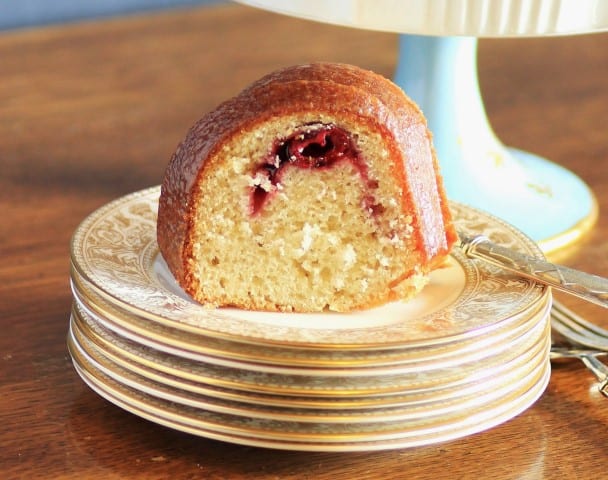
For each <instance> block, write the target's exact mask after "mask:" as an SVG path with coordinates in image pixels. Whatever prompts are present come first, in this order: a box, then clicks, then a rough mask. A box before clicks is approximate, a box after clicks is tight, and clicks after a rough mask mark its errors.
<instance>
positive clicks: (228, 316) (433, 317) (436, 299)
mask: <svg viewBox="0 0 608 480" xmlns="http://www.w3.org/2000/svg"><path fill="white" fill-rule="evenodd" d="M158 197H159V188H158V187H154V188H151V189H147V190H143V191H140V192H136V193H133V194H131V195H128V196H126V197H123V198H119V199H117V200H115V201H114V202H112V203H109V204H107V205H105V206H104V207H102V208H100V209H99V210H97V211H96V212H94V213H93V214H91V215H90V216H89V217H88V218H86V219H85V220H84V222H83V223H82V224H81V225H80V226H79V227H78V229H77V230H76V232H75V234H74V237H73V240H72V244H71V260H72V270H71V282H72V289H73V295H74V303H73V310H72V315H71V320H70V330H69V334H68V346H69V349H70V353H71V355H72V358H73V362H74V365H75V368H76V370H77V372H78V373H79V375H80V376H81V377H82V379H83V380H84V381H85V382H86V383H87V384H88V385H89V386H90V387H91V388H92V389H93V390H95V391H96V392H97V393H99V394H100V395H101V396H102V397H104V398H106V399H107V400H109V401H110V402H113V403H114V404H116V405H118V406H120V407H122V408H124V409H125V410H128V411H130V412H132V413H134V414H136V415H138V416H141V417H143V418H146V419H148V420H150V421H153V422H156V423H159V424H162V425H165V426H168V427H171V428H174V429H177V430H181V431H185V432H189V433H192V434H195V435H200V436H203V437H207V438H212V439H218V440H223V441H228V442H233V443H238V444H245V445H254V446H261V447H269V448H279V449H292V450H308V451H363V450H380V449H389V448H402V447H410V446H417V445H424V444H430V443H435V442H440V441H445V440H449V439H454V438H458V437H462V436H464V435H469V434H472V433H475V432H479V431H481V430H484V429H487V428H490V427H494V426H496V425H498V424H500V423H502V422H505V421H507V420H508V419H510V418H512V417H514V416H515V415H517V414H519V413H521V412H522V411H524V410H525V409H526V408H528V407H529V406H530V405H532V404H533V403H534V402H535V401H536V400H537V399H538V397H539V396H540V395H541V394H542V392H543V391H544V389H545V387H546V385H547V382H548V379H549V373H550V363H549V348H550V334H549V333H550V323H549V310H550V307H551V293H550V290H549V289H547V288H544V287H542V286H539V285H537V284H534V283H531V282H529V281H527V280H524V279H521V278H518V277H515V276H513V275H511V274H508V273H506V272H504V271H501V270H499V269H497V268H494V267H490V266H487V265H484V264H482V263H478V262H477V261H474V260H471V259H468V258H466V257H465V256H464V255H463V254H462V253H461V252H460V251H458V249H455V251H454V252H453V254H452V255H451V256H450V259H449V261H448V263H447V264H446V265H445V267H443V268H440V269H438V270H436V271H435V272H434V273H433V274H432V276H431V280H430V283H429V285H428V286H427V287H426V288H425V289H424V290H423V291H422V292H421V293H420V294H419V295H418V296H417V297H416V298H415V299H413V300H412V301H410V302H407V303H393V304H389V305H385V306H383V307H380V308H376V309H373V310H367V311H361V312H357V313H353V314H338V313H322V314H297V313H293V314H286V313H268V312H251V311H242V310H237V309H208V308H204V307H202V306H200V305H199V304H197V303H196V302H194V301H192V300H191V299H190V298H189V297H188V296H187V295H186V294H184V293H183V292H182V291H181V289H180V288H179V287H178V286H177V284H176V283H175V281H174V279H173V277H172V275H171V274H170V272H169V271H168V269H167V266H166V265H165V263H164V261H163V259H162V257H161V256H160V254H159V252H158V247H157V244H156V209H157V204H158ZM452 210H453V213H454V216H455V222H456V224H457V227H458V228H459V229H460V230H462V231H464V232H465V233H478V232H481V231H483V233H484V234H486V235H487V236H488V237H490V239H492V240H494V241H495V242H498V243H500V244H502V245H506V246H508V247H511V248H514V249H517V250H520V251H522V252H525V253H528V254H531V255H538V254H539V251H538V249H537V247H536V246H535V244H534V243H533V242H532V241H530V240H529V239H527V238H526V237H525V236H524V235H522V234H521V233H520V232H518V231H517V230H515V229H514V228H513V227H511V226H509V225H507V224H505V223H503V222H501V221H500V220H498V219H496V218H494V217H491V216H489V215H487V214H485V213H483V212H480V211H477V210H473V209H471V208H468V207H465V206H462V205H459V204H453V205H452Z"/></svg>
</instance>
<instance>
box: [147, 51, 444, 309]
mask: <svg viewBox="0 0 608 480" xmlns="http://www.w3.org/2000/svg"><path fill="white" fill-rule="evenodd" d="M157 234H158V243H159V247H160V251H161V253H162V255H163V257H164V259H165V260H166V262H167V265H168V266H169V269H170V270H171V272H172V273H173V274H174V276H175V278H176V280H177V282H178V283H179V284H180V285H181V287H182V288H183V289H184V290H185V291H186V292H187V293H188V294H190V295H191V296H192V297H193V298H194V299H195V300H197V301H199V302H201V303H202V304H205V305H208V306H214V307H217V306H235V307H239V308H244V309H253V310H271V311H296V312H318V311H325V310H329V311H339V312H348V311H353V310H358V309H365V308H369V307H373V306H377V305H381V304H384V303H386V302H389V301H393V300H405V299H408V298H410V297H411V296H413V295H414V294H416V293H417V292H418V291H419V290H420V289H421V288H422V287H423V286H424V284H425V283H426V281H427V274H428V273H429V271H430V270H431V269H433V268H434V267H436V266H438V265H439V264H440V263H441V262H442V261H443V260H444V259H445V257H446V256H447V255H448V253H449V250H450V248H451V246H452V244H453V242H454V241H455V238H456V234H455V232H454V229H453V226H452V224H451V218H450V212H449V209H448V205H447V201H446V196H445V192H444V189H443V185H442V181H441V177H440V174H439V171H438V164H437V160H436V158H435V154H434V150H433V147H432V142H431V134H430V133H429V131H428V129H427V125H426V121H425V119H424V117H423V115H422V113H421V112H420V110H419V109H418V107H417V106H416V105H415V104H414V103H413V102H412V101H411V100H410V99H408V98H407V96H406V95H405V94H404V93H403V92H402V91H401V90H400V89H399V88H398V87H397V86H396V85H394V84H393V83H392V82H390V81H389V80H387V79H386V78H384V77H382V76H380V75H377V74H375V73H372V72H370V71H366V70H362V69H360V68H357V67H354V66H350V65H343V64H333V63H316V64H310V65H299V66H294V67H289V68H286V69H283V70H279V71H277V72H274V73H271V74H269V75H267V76H265V77H263V78H261V79H260V80H258V81H257V82H255V83H253V84H252V85H251V86H249V87H248V88H246V89H245V90H244V91H242V92H241V93H240V94H239V95H237V96H236V97H234V98H232V99H230V100H228V101H226V102H224V103H223V104H221V105H220V106H219V107H217V108H216V109H215V110H213V111H212V112H210V113H208V114H207V115H205V116H204V117H203V118H202V119H201V120H199V121H198V122H197V123H196V124H195V125H194V126H193V127H192V128H191V129H190V131H189V132H188V134H187V136H186V138H185V139H184V140H183V142H182V143H181V144H180V145H179V146H178V148H177V151H176V152H175V154H174V155H173V157H172V158H171V161H170V163H169V165H168V167H167V170H166V173H165V177H164V180H163V184H162V189H161V196H160V203H159V210H158V226H157Z"/></svg>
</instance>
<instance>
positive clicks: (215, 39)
mask: <svg viewBox="0 0 608 480" xmlns="http://www.w3.org/2000/svg"><path fill="white" fill-rule="evenodd" d="M607 46H608V35H607V34H596V35H582V36H574V37H562V38H541V39H516V40H498V39H497V40H481V41H480V45H479V72H480V81H481V87H482V91H483V96H484V99H485V102H486V106H487V109H488V115H489V117H490V119H491V122H492V124H493V126H494V128H495V130H496V132H497V133H498V135H499V137H501V138H502V139H503V140H504V141H505V142H506V143H507V144H509V145H513V146H517V147H519V148H523V149H526V150H530V151H533V152H535V153H537V154H540V155H543V156H546V157H548V158H551V159H553V160H555V161H556V162H558V163H560V164H561V165H564V166H566V167H567V168H569V169H571V170H573V171H574V172H575V173H577V174H578V175H580V176H581V177H582V178H583V179H584V180H585V181H586V182H587V183H588V184H589V186H590V187H591V188H592V189H593V191H594V192H595V194H596V196H597V200H598V203H599V207H600V216H599V220H598V223H597V225H596V226H595V227H594V228H593V230H592V231H591V232H590V233H589V235H587V236H586V238H585V239H584V240H583V241H582V242H580V243H579V244H577V245H576V246H575V247H574V248H572V249H571V250H570V251H568V252H566V255H564V257H563V263H566V264H568V265H570V266H573V267H576V268H579V269H583V270H587V271H590V272H592V273H595V274H599V275H603V276H608V215H607V214H606V212H608V135H607V133H606V132H607V131H608V130H607V127H606V122H607V120H608V48H607ZM396 56H397V37H396V35H393V34H386V33H377V32H364V31H357V30H354V29H348V28H340V27H335V26H329V25H320V24H315V23H311V22H306V21H302V20H296V19H291V18H287V17H283V16H279V15H274V14H271V13H265V12H261V11H257V10H253V9H250V8H246V7H242V6H236V5H228V6H217V7H208V8H200V9H194V10H180V11H175V12H165V13H162V14H151V15H145V16H132V17H125V18H122V19H115V20H105V21H99V22H87V23H80V24H73V25H65V26H56V27H45V28H40V29H32V30H23V31H13V32H4V33H2V34H0V258H1V260H2V262H1V264H0V328H1V331H2V332H1V335H0V420H1V422H2V425H1V426H0V478H3V479H28V480H31V479H76V478H78V479H105V480H109V479H123V478H124V479H126V478H128V479H140V478H141V479H144V478H145V479H147V480H150V479H167V478H172V479H195V478H208V479H307V478H310V479H313V478H314V479H330V478H331V479H348V480H351V479H359V478H374V479H376V478H377V479H384V480H385V479H393V478H415V479H436V478H454V479H457V478H463V479H464V478H476V479H479V478H492V479H521V478H525V479H549V478H551V479H564V478H568V479H575V478H585V479H587V478H598V479H599V478H605V477H606V475H607V474H606V472H607V465H606V457H605V454H606V451H607V448H608V447H607V445H608V398H604V397H602V396H601V395H600V394H599V393H597V392H596V391H594V383H595V378H594V377H593V376H592V375H591V374H590V373H589V372H588V371H587V370H585V369H584V368H583V367H582V365H581V364H579V363H577V362H565V363H561V364H558V365H555V366H554V369H553V373H552V378H551V382H550V384H549V387H548V389H547V391H546V392H545V394H544V395H543V396H542V398H541V399H540V400H539V401H538V402H537V403H536V404H535V405H534V406H533V407H532V408H530V409H529V410H527V411H526V412H524V413H522V414H521V415H519V416H517V417H516V418H514V419H513V420H511V421H509V422H507V423H505V424H503V425H501V426H498V427H495V428H493V429H491V430H489V431H486V432H483V433H480V434H477V435H473V436H471V437H467V438H463V439H460V440H456V441H452V442H447V443H442V444H438V445H433V446H429V447H424V448H414V449H407V450H395V451H387V452H380V453H355V454H353V453H344V454H343V453H340V454H338V453H299V452H283V451H273V450H265V449H260V448H253V447H242V446H236V445H231V444H226V443H221V442H217V441H212V440H207V439H203V438H198V437H195V436H190V435H187V434H184V433H179V432H176V431H172V430H169V429H166V428H163V427H161V426H158V425H155V424H153V423H150V422H148V421H146V420H143V419H141V418H138V417H136V416H134V415H131V414H129V413H127V412H125V411H123V410H121V409H120V408H118V407H115V406H114V405H112V404H110V403H108V402H107V401H105V400H103V399H102V398H101V397H99V396H98V395H96V394H95V393H94V392H92V391H91V390H90V389H89V388H88V387H87V386H86V385H85V384H84V383H83V382H82V381H81V380H80V378H79V377H78V376H77V374H76V373H75V371H74V369H73V367H72V365H71V361H70V358H69V356H68V353H67V350H66V341H65V338H66V332H67V327H68V316H69V310H70V303H71V294H70V290H69V283H68V278H69V241H70V236H71V234H72V232H73V231H74V229H75V228H76V227H77V225H78V224H79V222H80V221H81V220H82V219H83V218H84V217H85V216H86V215H88V214H89V213H90V212H91V211H92V210H93V209H95V208H97V207H99V206H101V205H103V204H104V203H106V202H108V201H110V200H112V199H114V198H116V197H119V196H122V195H124V194H126V193H129V192H132V191H134V190H139V189H142V188H145V187H148V186H151V185H156V184H158V183H159V182H160V180H161V177H162V174H163V171H164V168H165V166H166V164H167V162H168V159H169V156H170V155H171V153H172V151H173V149H174V148H175V146H176V144H177V142H178V141H179V140H180V139H181V137H182V136H183V135H184V134H185V132H186V130H187V128H188V127H189V126H190V125H191V124H192V123H193V122H194V120H195V119H197V118H198V117H200V116H201V115H202V114H203V113H204V112H205V111H207V110H208V109H210V108H211V107H213V106H215V105H216V104H217V103H219V102H220V101H222V100H223V99H225V98H227V97H228V96H230V95H233V94H235V93H236V92H237V91H239V90H240V89H241V88H242V87H244V86H245V85H247V84H248V83H249V82H251V81H252V80H254V79H256V78H258V77H259V76H261V75H262V74H264V73H266V72H268V71H270V70H272V69H274V68H277V67H280V66H284V65H287V64H292V63H299V62H305V61H312V60H334V61H341V62H348V63H353V64H357V65H360V66H363V67H366V68H370V69H373V70H376V71H378V72H380V73H383V74H385V75H387V76H389V77H390V76H392V73H393V70H394V68H395V60H396ZM563 300H565V301H567V303H568V304H569V305H570V306H572V307H574V308H576V309H577V311H579V312H580V313H582V314H584V315H585V316H587V317H588V318H589V319H591V320H593V321H595V322H597V323H601V324H603V325H608V315H606V311H605V310H602V309H600V308H599V307H593V306H590V305H586V304H583V302H580V301H573V300H570V299H563Z"/></svg>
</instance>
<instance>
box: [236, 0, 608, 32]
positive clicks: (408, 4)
mask: <svg viewBox="0 0 608 480" xmlns="http://www.w3.org/2000/svg"><path fill="white" fill-rule="evenodd" d="M238 1H239V2H240V3H244V4H248V5H251V6H254V7H259V8H262V9H266V10H272V11H274V12H277V13H282V14H285V15H290V16H294V17H300V18H305V19H309V20H315V21H319V22H325V23H331V24H336V25H343V26H349V27H355V28H361V29H368V30H381V31H387V32H397V33H409V34H415V35H437V36H474V37H514V36H541V35H572V34H578V33H591V32H599V31H603V30H608V1H607V0H333V1H327V0H238Z"/></svg>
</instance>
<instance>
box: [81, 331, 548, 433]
mask: <svg viewBox="0 0 608 480" xmlns="http://www.w3.org/2000/svg"><path fill="white" fill-rule="evenodd" d="M71 334H72V337H71V343H70V344H71V345H72V354H73V355H74V356H78V355H80V356H82V357H84V358H86V359H87V361H88V362H89V363H90V364H91V366H92V367H93V368H94V369H96V370H98V371H100V372H102V373H103V374H104V375H106V376H107V377H109V378H111V379H113V380H115V381H117V382H118V383H120V384H122V385H125V386H128V387H129V388H132V389H134V390H137V391H140V392H142V393H146V394H148V395H151V396H153V397H157V398H161V399H164V400H167V401H170V402H174V403H176V404H180V405H185V406H189V407H194V408H198V409H202V410H207V411H210V412H217V413H228V414H230V415H236V416H244V417H250V418H258V419H268V420H282V421H298V422H306V423H326V424H333V423H355V422H357V423H370V422H396V421H406V420H409V421H421V420H422V419H429V420H432V419H435V418H438V417H441V416H446V415H452V414H454V413H458V412H465V411H469V410H471V409H474V408H477V407H479V406H480V405H482V404H490V403H492V402H495V401H496V400H498V399H499V398H503V397H505V396H508V395H510V394H511V393H512V392H513V391H515V390H518V389H520V388H521V387H522V386H523V385H529V384H530V382H531V378H535V379H536V380H538V372H539V368H540V365H541V364H543V363H544V355H543V353H544V352H543V350H544V349H542V348H541V349H537V352H536V353H535V355H534V356H533V357H532V358H531V359H530V360H529V361H527V362H523V363H521V364H520V365H518V367H517V368H516V369H512V370H510V371H509V372H507V374H506V375H505V374H503V375H500V376H495V377H494V378H493V379H490V380H488V381H486V382H483V383H482V384H481V386H482V387H483V388H481V389H476V390H473V391H470V390H468V391H466V392H465V393H463V394H462V395H460V396H456V397H453V398H449V399H442V398H438V399H435V398H431V399H429V400H427V401H426V402H416V403H414V404H410V403H403V404H400V405H397V406H394V407H381V408H377V407H376V408H361V409H357V410H337V409H324V408H315V409H313V408H298V407H294V406H291V405H285V406H279V407H277V406H269V405H261V404H257V405H254V404H251V403H242V402H238V401H234V400H224V399H218V398H215V397H212V396H208V395H203V394H198V393H194V392H190V391H188V390H184V389H181V388H179V387H175V386H172V385H166V384H164V383H159V382H155V381H153V380H150V379H147V378H146V377H143V376H140V375H138V374H136V373H134V372H132V371H130V370H127V369H124V368H122V367H121V366H120V365H118V364H115V363H114V362H112V361H111V360H110V359H108V358H107V357H105V356H104V355H103V353H101V352H100V351H98V350H97V349H96V348H95V347H94V346H92V345H91V344H90V342H89V341H88V340H87V339H86V338H84V337H82V336H81V335H80V334H79V333H78V332H77V331H76V329H75V328H73V329H72V332H71ZM87 344H88V345H87Z"/></svg>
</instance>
